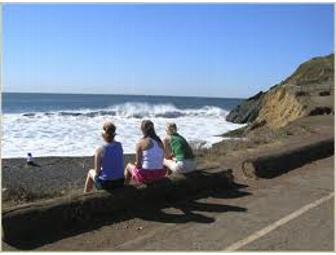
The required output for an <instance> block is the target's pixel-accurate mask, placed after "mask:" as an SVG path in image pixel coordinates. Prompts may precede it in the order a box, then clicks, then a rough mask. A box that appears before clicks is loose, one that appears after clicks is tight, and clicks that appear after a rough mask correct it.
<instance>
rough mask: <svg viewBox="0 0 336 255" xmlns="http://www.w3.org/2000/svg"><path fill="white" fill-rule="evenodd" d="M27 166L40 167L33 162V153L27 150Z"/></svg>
mask: <svg viewBox="0 0 336 255" xmlns="http://www.w3.org/2000/svg"><path fill="white" fill-rule="evenodd" d="M26 164H27V166H36V167H40V165H39V164H36V163H35V162H34V159H33V155H32V154H31V153H30V152H28V153H27V163H26Z"/></svg>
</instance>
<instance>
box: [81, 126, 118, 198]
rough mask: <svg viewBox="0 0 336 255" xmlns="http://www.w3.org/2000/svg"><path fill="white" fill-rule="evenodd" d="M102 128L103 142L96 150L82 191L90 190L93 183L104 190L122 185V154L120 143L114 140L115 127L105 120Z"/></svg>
mask: <svg viewBox="0 0 336 255" xmlns="http://www.w3.org/2000/svg"><path fill="white" fill-rule="evenodd" d="M103 130H104V132H103V133H102V137H103V139H104V141H105V143H104V145H102V146H101V147H99V148H98V149H97V150H96V153H95V157H94V166H95V168H94V169H91V170H89V172H88V175H87V178H86V181H85V188H84V192H90V191H91V190H92V188H93V184H95V186H96V188H97V189H106V190H110V189H114V188H117V187H121V186H123V185H124V156H123V149H122V146H121V143H120V142H117V141H115V140H114V137H115V135H116V133H115V130H116V127H115V125H114V124H113V123H112V122H105V123H104V125H103Z"/></svg>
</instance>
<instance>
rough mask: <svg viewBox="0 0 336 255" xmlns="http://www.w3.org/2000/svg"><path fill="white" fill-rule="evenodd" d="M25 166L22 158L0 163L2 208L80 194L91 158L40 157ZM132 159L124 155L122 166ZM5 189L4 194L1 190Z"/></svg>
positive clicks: (132, 158)
mask: <svg viewBox="0 0 336 255" xmlns="http://www.w3.org/2000/svg"><path fill="white" fill-rule="evenodd" d="M34 162H35V163H36V164H38V165H39V166H27V165H26V159H25V158H11V159H2V190H3V192H2V193H3V206H5V207H6V205H15V204H17V203H22V202H28V201H34V200H39V199H44V198H50V197H55V196H62V195H66V194H70V193H77V192H82V190H83V188H84V182H85V178H86V175H87V172H88V170H89V169H91V168H93V157H41V158H35V159H34ZM128 162H134V155H133V154H128V155H125V164H126V163H128ZM4 189H5V190H4Z"/></svg>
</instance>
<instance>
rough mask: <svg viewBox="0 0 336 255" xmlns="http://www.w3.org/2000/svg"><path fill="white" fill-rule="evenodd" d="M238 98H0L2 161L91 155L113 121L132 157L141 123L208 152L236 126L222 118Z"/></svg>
mask: <svg viewBox="0 0 336 255" xmlns="http://www.w3.org/2000/svg"><path fill="white" fill-rule="evenodd" d="M241 100H242V99H229V98H201V97H197V98H196V97H171V96H129V95H84V94H81V95H80V94H38V93H3V94H2V114H3V115H2V123H3V136H2V148H1V150H2V152H1V154H2V158H13V157H25V156H26V154H27V153H28V152H31V153H32V154H33V156H34V157H45V156H91V155H93V153H94V151H95V149H96V148H97V147H98V146H99V145H101V144H102V142H103V141H102V138H101V132H102V124H103V122H104V121H105V120H111V121H113V122H114V123H115V124H116V126H117V131H116V132H117V136H116V140H118V141H120V142H121V143H122V145H123V149H124V152H125V153H134V150H135V144H136V141H137V140H138V139H139V138H140V137H141V131H140V123H141V120H143V119H151V120H152V121H153V122H154V125H155V129H156V131H157V134H158V135H159V136H160V137H163V136H164V135H165V132H164V128H165V125H166V123H167V122H175V123H176V124H177V126H178V131H179V133H181V134H182V135H183V136H185V137H186V138H187V140H189V141H190V142H191V143H192V144H194V145H195V146H198V147H202V146H204V147H210V146H211V145H212V144H213V143H216V142H219V141H221V140H222V139H223V138H221V137H219V136H218V135H220V134H222V133H224V132H226V131H229V130H233V129H236V128H239V127H241V126H242V125H238V124H234V123H230V122H227V121H226V120H225V116H226V115H227V114H228V113H229V111H230V110H231V109H232V108H233V107H235V106H236V105H238V104H239V103H240V102H241Z"/></svg>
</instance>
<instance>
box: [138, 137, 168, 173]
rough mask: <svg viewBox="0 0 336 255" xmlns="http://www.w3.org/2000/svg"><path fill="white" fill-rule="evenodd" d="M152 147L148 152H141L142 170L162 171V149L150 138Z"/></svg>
mask: <svg viewBox="0 0 336 255" xmlns="http://www.w3.org/2000/svg"><path fill="white" fill-rule="evenodd" d="M150 141H151V142H152V144H153V146H152V147H151V148H149V149H148V150H144V151H142V169H144V170H161V169H163V158H164V153H163V149H162V148H161V147H160V146H159V145H158V142H157V141H155V140H154V139H152V138H150Z"/></svg>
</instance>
